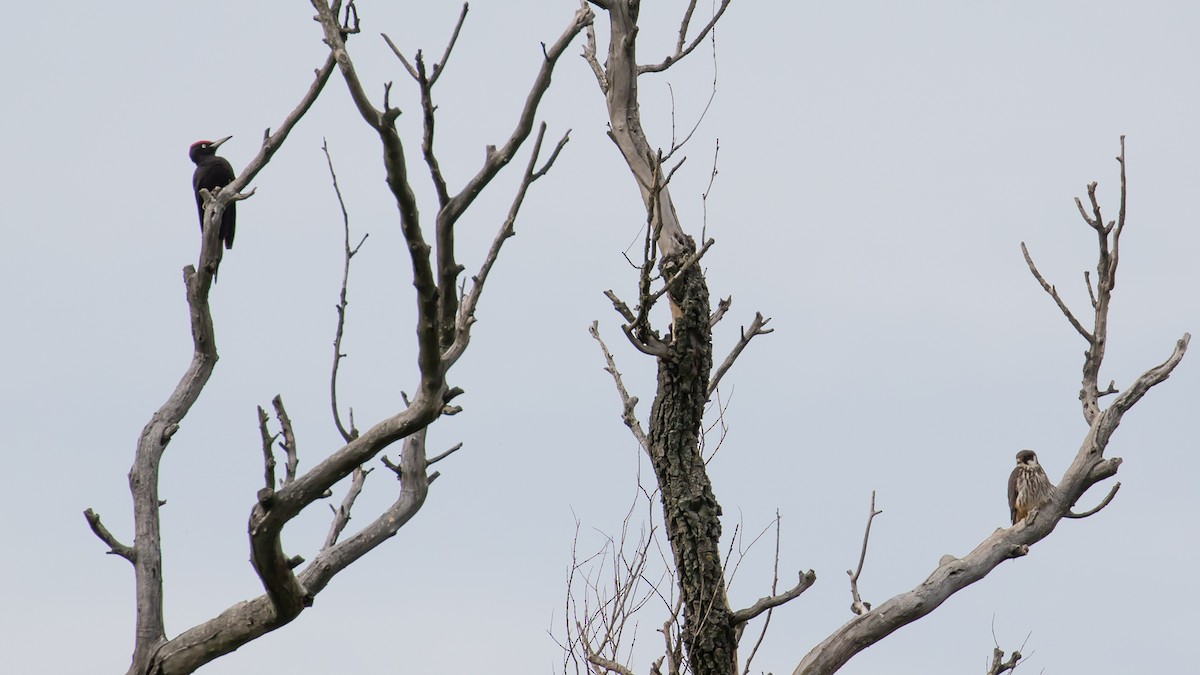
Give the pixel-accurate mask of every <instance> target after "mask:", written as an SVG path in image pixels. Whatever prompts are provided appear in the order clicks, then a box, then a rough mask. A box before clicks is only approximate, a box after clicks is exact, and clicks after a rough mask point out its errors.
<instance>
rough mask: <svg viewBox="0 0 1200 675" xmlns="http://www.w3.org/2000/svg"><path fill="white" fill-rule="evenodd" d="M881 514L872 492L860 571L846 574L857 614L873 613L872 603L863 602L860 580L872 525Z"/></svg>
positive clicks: (852, 608) (856, 570)
mask: <svg viewBox="0 0 1200 675" xmlns="http://www.w3.org/2000/svg"><path fill="white" fill-rule="evenodd" d="M881 513H883V511H876V510H875V491H874V490H871V515H869V516H867V529H866V531H865V532H863V543H862V552H861V553H859V554H858V569H855V570H854V571H850V570H846V574H848V575H849V576H850V597H851V604H850V611H852V612H854V613H855V614H866V613H867V612H869V611H871V603H869V602H863V599H862V596H860V595H859V594H858V578H859V577H860V576H862V570H863V563H864V562H866V560H867V543H868V542H869V541H870V540H871V523H872V522H874V520H875V516H877V515H879V514H881Z"/></svg>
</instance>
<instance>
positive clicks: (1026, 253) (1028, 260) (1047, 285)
mask: <svg viewBox="0 0 1200 675" xmlns="http://www.w3.org/2000/svg"><path fill="white" fill-rule="evenodd" d="M1021 253H1022V254H1024V256H1025V262H1026V264H1028V265H1029V271H1030V272H1032V273H1033V277H1034V278H1035V279H1037V281H1038V283H1039V284H1041V285H1042V289H1043V290H1045V291H1046V292H1047V293H1049V294H1050V297H1051V298H1054V304H1056V305H1058V309H1059V310H1060V311H1062V313H1063V315H1064V316H1066V317H1067V321H1070V322H1071V325H1072V326H1074V327H1075V330H1076V331H1078V332H1079V334H1080V335H1082V336H1083V339H1084V340H1087V341H1088V343H1089V344H1090V343H1092V342H1093V341H1094V340H1095V338H1093V337H1092V334H1091V333H1089V332H1088V330H1087V329H1086V328H1084V327H1083V324H1081V323H1079V319H1076V318H1075V315H1074V314H1072V313H1071V310H1070V309H1069V308H1068V307H1067V304H1066V303H1065V302H1063V300H1062V298H1061V297H1059V295H1058V290H1057V289H1055V288H1054V287H1053V286H1051V285H1050V283H1049V282H1047V281H1046V279H1045V277H1043V276H1042V273H1041V272H1039V271H1038V268H1037V265H1035V264H1033V258H1031V257H1030V256H1029V249H1028V248H1026V247H1025V242H1021Z"/></svg>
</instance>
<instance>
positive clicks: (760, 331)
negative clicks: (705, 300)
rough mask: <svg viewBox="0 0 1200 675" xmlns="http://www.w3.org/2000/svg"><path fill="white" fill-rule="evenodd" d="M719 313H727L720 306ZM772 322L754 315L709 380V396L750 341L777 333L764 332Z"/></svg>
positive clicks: (760, 315)
mask: <svg viewBox="0 0 1200 675" xmlns="http://www.w3.org/2000/svg"><path fill="white" fill-rule="evenodd" d="M710 241H711V240H710ZM723 306H724V308H725V309H728V308H729V305H728V304H724V305H723ZM717 312H718V314H719V315H723V314H724V313H725V312H724V310H723V309H721V306H718V309H717ZM717 320H720V316H717ZM770 320H771V319H770V318H766V319H764V318H763V315H762V313H761V312H755V313H754V320H753V321H751V322H750V327H749V328H743V329H742V336H741V338H739V339H738V343H737V344H736V345H734V347H733V351H731V352H729V356H727V357H725V360H724V361H722V362H721V365H720V366H718V367H717V369H716V371H714V372H713V376H712V379H711V380H709V383H708V395H709V396H712V395H713V392H714V391H716V390H717V386H718V385H719V384H721V378H723V377H725V373H727V372H729V369H730V368H732V367H733V362H734V361H737V358H738V356H740V355H741V353H742V350H744V349H745V348H746V345H748V344H750V340H753V339H754V338H755V336H758V335H766V334H768V333H773V332H775V329H774V328H766V329H765V330H764V327H765V326H766V325H767V322H769V321H770ZM713 323H715V321H712V320H710V321H709V324H710V325H712V324H713Z"/></svg>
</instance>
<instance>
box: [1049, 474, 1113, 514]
mask: <svg viewBox="0 0 1200 675" xmlns="http://www.w3.org/2000/svg"><path fill="white" fill-rule="evenodd" d="M1120 489H1121V481H1117V482H1116V483H1115V484H1114V485H1113V486H1112V489H1111V490H1109V491H1108V495H1106V496H1105V497H1104V499H1103V500H1102V501H1101V502H1100V503H1099V504H1097V505H1096V508H1094V509H1089V510H1087V511H1084V512H1083V513H1075V512H1074V511H1068V512H1067V515H1065V516H1063V517H1064V518H1087V517H1088V516H1091V515H1095V514H1096V513H1099V512H1100V509H1102V508H1104V507H1106V506H1108V504H1109V502H1111V501H1112V500H1113V497H1116V496H1117V490H1120Z"/></svg>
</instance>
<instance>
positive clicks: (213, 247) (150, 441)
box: [129, 55, 335, 672]
mask: <svg viewBox="0 0 1200 675" xmlns="http://www.w3.org/2000/svg"><path fill="white" fill-rule="evenodd" d="M334 66H335V60H334V58H333V56H332V55H330V56H329V57H327V58H326V59H325V63H324V64H323V65H322V66H321V67H320V68H319V69H317V71H316V77H315V80H314V81H313V83H312V84H311V85H310V86H309V88H308V91H307V92H306V93H305V94H304V95H303V96H302V97H301V99H300V102H299V103H298V104H297V105H296V107H295V108H293V109H292V111H291V112H290V113H288V115H287V116H286V117H285V118H284V120H283V123H282V124H281V125H280V126H279V128H278V130H277V131H276V132H275V133H274V134H266V135H264V138H263V142H262V146H261V147H260V148H259V151H258V153H257V154H256V155H255V156H254V158H253V159H251V160H250V163H249V164H248V165H247V166H246V168H244V169H242V171H241V173H240V174H238V176H237V178H235V179H234V180H233V181H232V182H231V183H229V184H228V185H226V186H225V187H223V188H222V189H221V190H220V191H219V192H218V193H217V194H216V195H213V196H212V197H213V198H212V199H211V200H210V201H209V202H208V203H207V204H206V205H205V207H204V226H203V231H204V236H203V240H202V244H201V247H200V260H199V262H198V264H197V266H196V267H192V266H191V265H188V266H187V267H185V268H184V270H183V279H184V285H185V287H186V291H187V302H188V309H189V317H190V320H191V329H192V346H193V354H192V360H191V363H190V364H189V365H188V368H187V370H186V371H185V372H184V374H183V376H182V377H181V378H180V380H179V383H178V384H177V385H176V386H175V389H174V391H172V392H171V395H170V396H169V397H168V398H167V400H166V401H165V402H164V403H163V404H162V406H161V407H159V409H158V410H156V411H155V412H154V414H153V415H151V417H150V421H149V422H147V423H146V426H145V427H144V428H143V429H142V433H141V435H140V436H139V438H138V444H137V451H136V454H135V456H134V461H133V466H132V468H131V469H130V471H129V478H130V480H129V484H130V492H131V493H132V496H133V519H134V531H135V532H136V533H137V536H136V538H135V540H134V546H133V547H134V549H135V551H136V553H135V555H134V556H133V563H134V576H135V581H136V586H137V591H136V593H137V619H136V629H135V635H136V636H137V640H136V643H135V645H134V652H133V659H132V664H131V665H130V670H131V671H132V672H149V671H150V670H151V662H152V661H153V660H156V659H160V657H161V653H160V647H161V646H162V643H163V641H164V640H165V639H166V631H165V628H164V625H163V589H162V549H161V522H160V516H159V509H160V506H161V503H160V500H159V495H158V480H159V466H160V462H161V459H162V455H163V453H164V452H165V451H166V446H167V443H169V442H170V439H171V437H172V436H173V435H174V433H175V432H176V431H177V430H178V429H179V424H180V422H181V421H182V420H183V418H184V417H185V416H186V415H187V414H188V412H189V411H190V410H191V407H192V405H193V404H194V403H195V402H196V400H197V398H199V396H200V392H201V391H202V390H203V389H204V386H205V385H206V384H207V383H208V379H209V377H211V376H212V372H213V369H214V368H215V367H216V363H217V358H218V356H217V346H216V336H215V331H214V330H213V322H212V311H211V309H210V307H209V291H210V289H211V287H212V281H213V274H214V272H215V271H216V264H217V263H218V262H219V261H220V257H221V252H222V250H223V246H222V243H221V241H220V228H219V227H214V225H213V224H214V223H219V222H220V221H221V215H222V214H223V212H224V209H225V207H226V206H228V204H229V203H230V202H231V201H234V200H236V199H238V198H239V197H240V198H244V197H245V196H248V195H241V192H242V190H243V189H245V187H246V186H247V185H248V184H249V183H250V181H251V180H253V179H254V177H255V176H257V175H258V173H259V172H260V171H261V170H262V169H263V168H264V167H265V166H266V165H267V163H268V162H269V161H270V160H271V158H272V156H274V154H275V152H276V151H277V150H278V149H279V148H280V147H281V146H282V145H283V143H284V141H285V140H286V139H287V136H288V134H289V133H291V130H292V128H293V127H295V125H296V124H297V123H298V122H299V121H300V119H301V118H302V117H303V116H304V115H305V113H307V112H308V109H309V108H310V107H311V106H312V104H313V102H314V101H316V99H317V96H318V95H319V94H320V93H321V90H322V89H323V88H324V86H325V83H326V82H327V81H328V80H329V76H330V75H331V74H332V73H333V69H334ZM211 658H215V656H213V657H210V658H209V659H208V660H211Z"/></svg>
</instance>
